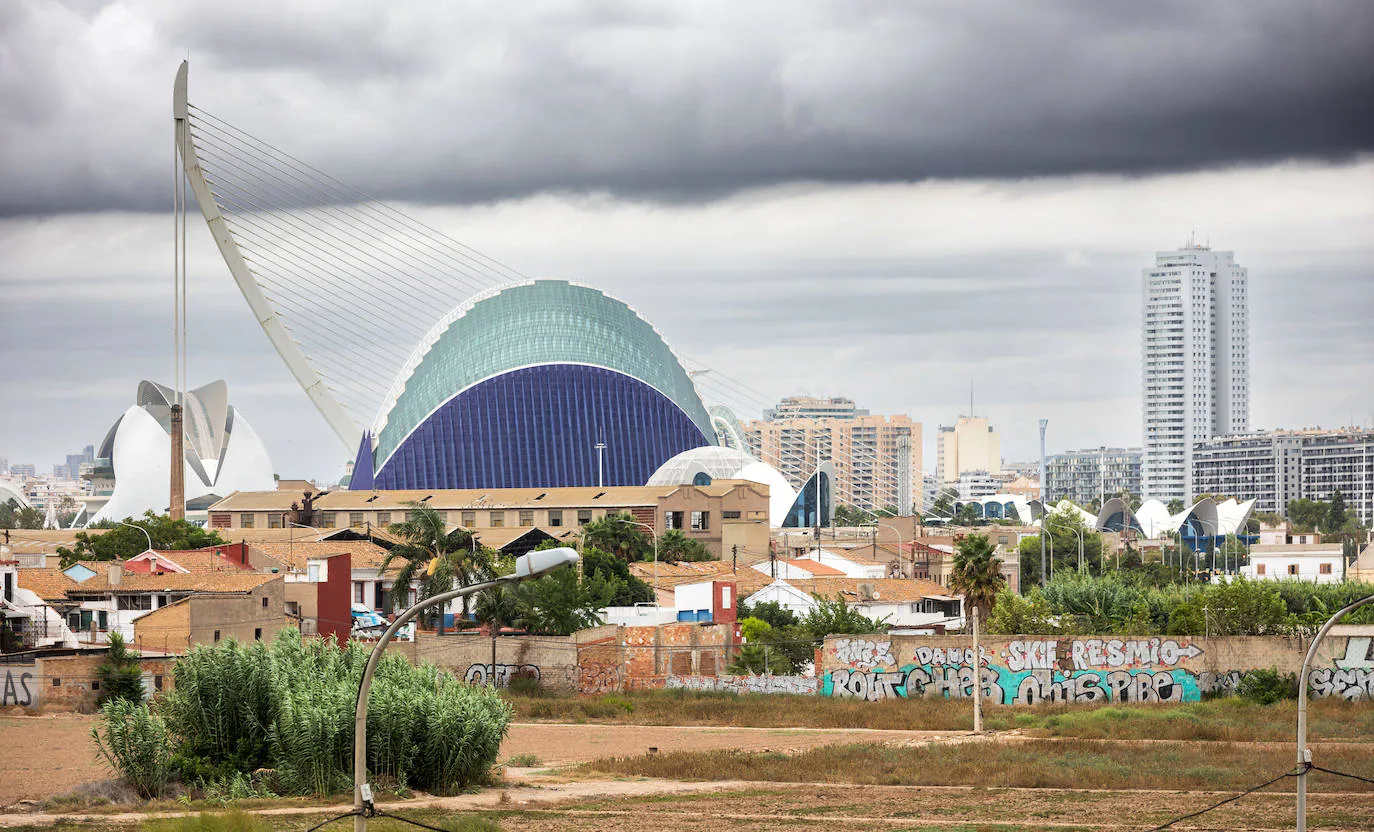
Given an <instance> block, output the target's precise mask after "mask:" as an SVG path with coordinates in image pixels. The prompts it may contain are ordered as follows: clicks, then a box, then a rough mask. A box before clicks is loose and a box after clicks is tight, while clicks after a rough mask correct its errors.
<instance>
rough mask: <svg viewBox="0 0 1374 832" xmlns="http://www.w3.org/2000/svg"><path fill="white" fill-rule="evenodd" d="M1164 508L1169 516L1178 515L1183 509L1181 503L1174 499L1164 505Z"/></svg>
mask: <svg viewBox="0 0 1374 832" xmlns="http://www.w3.org/2000/svg"><path fill="white" fill-rule="evenodd" d="M1165 508H1166V509H1168V510H1169V513H1170V514H1178V513H1179V512H1180V511H1183V509H1184V505H1183V501H1182V500H1180V499H1178V498H1177V497H1175V498H1174V499H1172V500H1170V501H1169V502H1168V503H1167V504H1166V505H1165Z"/></svg>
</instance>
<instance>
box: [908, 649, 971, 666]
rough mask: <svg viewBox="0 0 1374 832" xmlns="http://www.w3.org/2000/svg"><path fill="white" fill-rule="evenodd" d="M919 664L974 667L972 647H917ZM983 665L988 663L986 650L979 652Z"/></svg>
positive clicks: (917, 661)
mask: <svg viewBox="0 0 1374 832" xmlns="http://www.w3.org/2000/svg"><path fill="white" fill-rule="evenodd" d="M915 652H916V663H917V664H936V665H951V664H952V665H967V666H972V665H973V648H972V647H917V648H916V651H915ZM979 652H980V653H982V655H981V656H980V657H979V659H980V662H981V663H982V664H987V663H988V653H987V651H986V650H982V651H979Z"/></svg>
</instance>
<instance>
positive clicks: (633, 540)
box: [582, 512, 654, 562]
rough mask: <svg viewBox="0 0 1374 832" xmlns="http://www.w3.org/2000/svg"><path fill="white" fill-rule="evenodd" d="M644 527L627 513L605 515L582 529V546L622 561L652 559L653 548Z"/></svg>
mask: <svg viewBox="0 0 1374 832" xmlns="http://www.w3.org/2000/svg"><path fill="white" fill-rule="evenodd" d="M643 529H644V527H643V526H639V525H636V523H635V519H634V517H632V516H631V515H630V514H629V513H627V512H620V513H618V514H607V515H606V516H605V517H602V518H600V519H598V520H593V521H591V522H590V523H588V524H587V525H585V526H583V527H582V545H583V546H591V547H593V548H596V549H600V550H601V551H603V552H609V553H610V554H612V555H615V556H616V557H618V558H620V559H621V560H623V561H627V562H628V561H636V560H646V559H648V558H651V557H653V553H654V546H653V542H652V541H651V540H650V538H649V536H648V535H647V534H645V533H644V531H643Z"/></svg>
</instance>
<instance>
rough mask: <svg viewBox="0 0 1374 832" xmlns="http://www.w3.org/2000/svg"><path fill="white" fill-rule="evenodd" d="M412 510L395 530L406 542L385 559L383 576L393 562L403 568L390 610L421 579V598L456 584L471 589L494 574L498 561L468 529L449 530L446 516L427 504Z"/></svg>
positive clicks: (395, 547)
mask: <svg viewBox="0 0 1374 832" xmlns="http://www.w3.org/2000/svg"><path fill="white" fill-rule="evenodd" d="M408 505H410V506H411V510H410V512H409V514H408V516H407V518H406V521H405V522H404V523H397V524H395V525H393V526H392V527H391V532H392V534H395V535H396V536H398V537H400V538H401V539H402V540H403V541H404V542H403V543H400V544H398V545H396V546H394V547H392V549H391V551H389V552H387V553H386V557H385V558H383V559H382V564H381V568H380V570H379V571H380V572H382V573H383V574H384V573H385V572H386V570H387V568H388V567H390V566H391V564H392V563H394V562H397V561H400V562H401V568H400V570H399V571H398V572H397V573H396V578H395V580H394V581H393V582H392V587H393V588H394V589H399V590H400V591H393V592H392V593H391V597H390V599H389V601H390V607H391V609H392V610H395V609H396V605H397V599H398V597H403V596H404V593H405V588H407V587H409V586H410V585H411V583H412V582H414V581H416V580H418V581H419V583H420V589H419V597H420V598H421V599H424V598H429V597H430V596H433V595H438V594H439V593H441V592H448V591H449V590H451V589H453V587H454V585H455V584H457V585H458V586H468V585H470V584H473V583H476V582H477V581H479V580H482V579H483V578H484V577H486V576H488V575H489V574H490V573H491V570H492V567H493V565H494V561H495V558H494V557H493V553H492V552H491V550H489V549H486V548H483V547H480V546H478V545H477V540H476V538H474V537H473V536H472V533H471V532H469V531H468V530H467V529H461V528H456V529H453V530H452V531H450V530H449V528H448V524H447V523H446V522H444V515H442V514H440V513H439V512H438V511H435V510H434V509H433V508H431V507H430V506H428V505H425V504H424V503H409V504H408ZM467 611H468V599H467V598H466V597H465V598H463V615H464V616H466V615H467Z"/></svg>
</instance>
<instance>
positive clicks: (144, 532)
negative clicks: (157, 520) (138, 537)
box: [117, 520, 153, 552]
mask: <svg viewBox="0 0 1374 832" xmlns="http://www.w3.org/2000/svg"><path fill="white" fill-rule="evenodd" d="M117 522H118V523H119V525H121V526H128V527H129V528H131V529H138V530H139V531H141V532H143V536H144V537H146V538H148V551H150V552H151V551H153V536H152V535H150V534H148V530H147V529H145V528H143V527H142V526H137V525H134V524H133V523H125V522H124V521H123V520H119V521H117Z"/></svg>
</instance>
